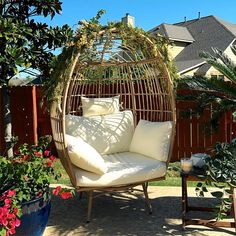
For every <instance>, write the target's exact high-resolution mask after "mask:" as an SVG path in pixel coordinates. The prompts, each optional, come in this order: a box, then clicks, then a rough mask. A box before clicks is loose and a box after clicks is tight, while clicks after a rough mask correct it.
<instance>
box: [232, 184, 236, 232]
mask: <svg viewBox="0 0 236 236" xmlns="http://www.w3.org/2000/svg"><path fill="white" fill-rule="evenodd" d="M233 211H234V227H235V231H236V188H233Z"/></svg>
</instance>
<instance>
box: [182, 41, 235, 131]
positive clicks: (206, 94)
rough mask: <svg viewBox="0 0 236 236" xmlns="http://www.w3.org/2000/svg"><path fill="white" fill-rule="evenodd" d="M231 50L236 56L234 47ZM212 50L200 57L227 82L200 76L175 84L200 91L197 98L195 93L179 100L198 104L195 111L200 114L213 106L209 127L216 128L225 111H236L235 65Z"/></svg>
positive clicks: (216, 50)
mask: <svg viewBox="0 0 236 236" xmlns="http://www.w3.org/2000/svg"><path fill="white" fill-rule="evenodd" d="M231 49H232V52H233V53H234V55H235V56H236V46H232V47H231ZM212 50H213V53H212V54H210V53H208V52H201V53H200V56H201V57H202V58H204V59H205V60H206V62H207V63H208V64H210V65H211V66H213V67H214V68H215V69H216V70H218V71H219V72H220V73H222V74H223V75H224V76H225V77H226V78H227V80H226V81H225V80H222V79H219V78H207V77H200V76H194V77H186V78H181V79H180V80H179V81H178V82H177V87H178V89H188V90H190V91H196V90H197V91H200V93H198V94H197V96H196V93H190V94H189V95H187V96H182V95H181V99H188V100H189V99H192V100H196V101H197V102H198V104H197V105H198V106H197V110H196V111H195V112H197V113H199V112H200V113H201V112H202V111H203V110H204V108H205V107H207V106H209V105H211V104H214V106H213V108H212V109H213V110H212V112H213V116H212V120H211V125H212V126H213V128H216V127H217V124H218V121H219V118H220V116H221V115H222V114H224V113H225V112H226V111H233V112H234V111H236V64H235V63H234V62H233V61H232V60H231V59H230V58H229V56H228V55H226V54H225V53H224V52H222V51H221V50H219V49H216V48H214V49H212ZM179 98H180V97H179ZM233 114H234V115H236V114H235V113H233Z"/></svg>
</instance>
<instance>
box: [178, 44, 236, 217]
mask: <svg viewBox="0 0 236 236" xmlns="http://www.w3.org/2000/svg"><path fill="white" fill-rule="evenodd" d="M231 49H232V52H233V53H234V54H235V56H236V47H235V46H233V47H231ZM200 56H201V57H202V58H204V59H205V60H206V62H207V63H208V64H210V65H211V66H213V67H214V68H215V69H217V70H218V71H219V72H221V73H222V74H223V75H224V76H225V77H226V78H227V79H228V80H229V81H224V80H221V79H217V78H206V77H192V78H183V79H180V80H179V82H178V88H179V89H188V90H190V93H189V95H188V96H180V97H179V99H188V100H189V99H191V100H194V101H197V109H196V110H195V111H194V113H195V114H199V113H201V112H202V111H203V110H204V108H206V107H209V106H211V105H212V106H211V107H212V112H213V116H212V120H211V125H212V127H213V128H217V126H218V122H219V118H220V117H221V115H222V114H224V113H225V112H226V111H232V112H235V111H236V64H235V63H234V62H233V61H232V60H231V59H230V58H229V57H228V56H227V55H226V54H225V53H224V52H222V51H220V50H218V49H213V54H209V53H207V52H202V53H201V54H200ZM196 91H197V93H196ZM199 92H200V93H199ZM206 176H207V179H206V181H205V184H199V185H198V186H197V187H196V191H197V193H198V195H199V196H204V193H205V192H206V190H207V188H206V187H207V186H213V187H217V188H218V189H219V190H217V191H214V192H212V193H211V194H212V196H213V197H216V198H218V199H219V200H220V205H219V211H218V212H217V218H218V219H222V218H224V217H225V216H226V214H227V211H229V210H230V208H231V206H232V198H231V195H232V188H233V187H236V140H233V141H232V142H231V143H229V144H228V143H217V144H216V146H215V149H214V154H213V155H212V157H211V158H207V159H206Z"/></svg>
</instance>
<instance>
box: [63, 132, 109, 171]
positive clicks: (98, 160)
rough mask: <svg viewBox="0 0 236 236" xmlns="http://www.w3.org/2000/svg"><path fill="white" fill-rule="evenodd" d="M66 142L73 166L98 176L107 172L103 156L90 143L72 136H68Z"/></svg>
mask: <svg viewBox="0 0 236 236" xmlns="http://www.w3.org/2000/svg"><path fill="white" fill-rule="evenodd" d="M66 142H67V148H68V154H69V157H70V160H71V162H72V164H74V165H76V166H78V167H80V168H82V169H84V170H87V171H90V172H93V173H96V174H98V175H102V174H104V173H106V172H107V166H106V164H105V162H104V160H103V158H102V156H101V155H100V154H99V153H98V152H97V151H96V150H95V149H94V148H93V147H92V146H90V145H89V144H88V143H86V142H84V141H83V140H82V139H81V138H79V137H78V138H75V137H73V136H71V135H66Z"/></svg>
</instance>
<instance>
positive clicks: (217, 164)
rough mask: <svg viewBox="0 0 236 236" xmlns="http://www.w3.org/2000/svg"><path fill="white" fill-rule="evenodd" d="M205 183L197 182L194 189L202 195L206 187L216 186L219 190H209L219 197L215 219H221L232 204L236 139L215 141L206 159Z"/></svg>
mask: <svg viewBox="0 0 236 236" xmlns="http://www.w3.org/2000/svg"><path fill="white" fill-rule="evenodd" d="M205 162H206V166H205V169H206V171H205V175H206V181H205V184H203V183H198V185H197V187H196V191H197V193H198V195H199V196H204V193H205V192H207V191H208V190H207V187H209V186H211V187H216V188H218V189H219V190H217V191H212V192H210V193H211V195H212V196H213V197H215V198H217V199H219V201H220V204H219V206H218V207H219V211H217V219H223V218H224V217H225V216H226V214H227V212H228V211H229V210H230V209H231V206H232V194H233V188H235V187H236V140H235V139H234V140H233V141H232V142H231V143H217V144H216V146H215V149H214V154H213V155H212V157H208V158H207V159H206V160H205Z"/></svg>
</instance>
